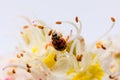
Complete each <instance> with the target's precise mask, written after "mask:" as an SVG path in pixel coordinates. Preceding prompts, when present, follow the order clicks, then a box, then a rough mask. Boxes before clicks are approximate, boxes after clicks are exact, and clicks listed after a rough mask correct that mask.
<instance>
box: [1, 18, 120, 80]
mask: <svg viewBox="0 0 120 80" xmlns="http://www.w3.org/2000/svg"><path fill="white" fill-rule="evenodd" d="M24 19H25V20H26V21H27V22H28V23H29V25H25V26H24V27H23V30H22V32H21V39H20V42H21V43H20V45H19V46H18V47H17V50H18V51H17V52H18V53H17V54H16V58H14V59H13V61H12V62H10V63H8V64H7V65H6V66H4V67H3V74H5V75H4V76H3V78H2V79H1V80H108V79H116V78H117V77H118V75H119V73H118V72H117V71H118V69H119V68H120V67H119V65H120V63H119V62H120V60H119V57H120V54H119V53H116V52H115V51H114V50H113V51H111V48H112V45H113V44H112V41H111V40H102V39H103V37H104V36H106V35H107V34H108V33H109V32H110V30H111V29H112V28H113V27H114V24H115V19H114V18H113V17H111V21H112V26H111V27H110V29H109V30H108V31H107V32H106V33H105V34H103V35H102V37H100V39H98V40H97V41H95V42H94V43H93V44H91V45H90V46H88V45H87V44H85V41H84V38H83V37H82V36H81V35H80V33H81V29H82V23H81V21H80V20H79V18H78V17H76V18H75V22H71V21H57V22H56V24H57V25H62V24H69V25H72V26H73V27H74V28H75V29H76V34H75V35H73V34H72V32H73V30H71V31H70V34H68V36H65V35H64V34H62V33H61V32H58V31H57V30H53V29H52V28H51V27H49V26H48V25H46V24H45V23H44V22H42V21H40V20H34V21H30V20H29V19H28V18H26V17H24ZM111 54H112V55H111ZM110 61H115V62H116V65H115V64H112V62H110ZM116 66H117V67H116Z"/></svg>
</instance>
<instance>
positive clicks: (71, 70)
mask: <svg viewBox="0 0 120 80" xmlns="http://www.w3.org/2000/svg"><path fill="white" fill-rule="evenodd" d="M74 72H75V70H74V69H73V68H70V69H69V70H68V71H67V72H66V74H67V75H70V74H72V73H74Z"/></svg>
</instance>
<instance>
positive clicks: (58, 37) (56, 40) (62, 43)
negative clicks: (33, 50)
mask: <svg viewBox="0 0 120 80" xmlns="http://www.w3.org/2000/svg"><path fill="white" fill-rule="evenodd" d="M50 35H51V42H50V43H49V44H47V45H46V49H47V47H48V46H53V47H54V48H55V49H56V50H58V51H64V50H65V49H66V47H67V41H68V37H67V38H66V39H64V38H63V37H62V34H61V33H58V32H56V31H54V32H52V31H50V33H49V36H50Z"/></svg>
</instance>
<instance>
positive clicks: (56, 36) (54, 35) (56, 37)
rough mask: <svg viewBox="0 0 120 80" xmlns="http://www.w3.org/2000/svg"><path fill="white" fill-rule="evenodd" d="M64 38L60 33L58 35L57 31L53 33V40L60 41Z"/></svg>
mask: <svg viewBox="0 0 120 80" xmlns="http://www.w3.org/2000/svg"><path fill="white" fill-rule="evenodd" d="M61 37H62V35H61V34H60V33H57V32H56V31H54V32H53V33H52V40H58V39H60V38H61Z"/></svg>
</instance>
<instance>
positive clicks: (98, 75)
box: [72, 63, 104, 80]
mask: <svg viewBox="0 0 120 80" xmlns="http://www.w3.org/2000/svg"><path fill="white" fill-rule="evenodd" d="M103 76H104V71H103V69H102V68H101V66H100V64H99V63H96V64H94V65H90V66H89V67H88V69H86V70H85V71H82V72H79V73H76V74H75V76H73V78H72V80H102V77H103Z"/></svg>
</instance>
